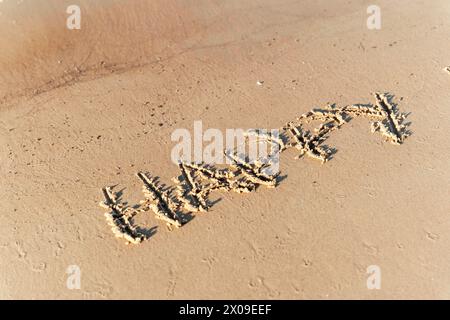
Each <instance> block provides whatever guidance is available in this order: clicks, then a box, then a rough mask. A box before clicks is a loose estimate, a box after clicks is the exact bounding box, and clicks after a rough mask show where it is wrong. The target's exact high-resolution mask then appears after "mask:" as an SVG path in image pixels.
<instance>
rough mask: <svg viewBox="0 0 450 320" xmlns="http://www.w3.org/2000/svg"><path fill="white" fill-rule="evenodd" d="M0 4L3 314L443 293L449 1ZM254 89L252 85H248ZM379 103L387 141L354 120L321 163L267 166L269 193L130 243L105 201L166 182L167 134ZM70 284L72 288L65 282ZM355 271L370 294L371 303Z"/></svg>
mask: <svg viewBox="0 0 450 320" xmlns="http://www.w3.org/2000/svg"><path fill="white" fill-rule="evenodd" d="M69 4H71V3H70V1H44V2H43V3H41V4H39V5H37V4H31V2H30V1H23V2H20V3H18V2H17V1H14V2H13V1H8V0H4V1H3V2H2V3H0V12H1V15H0V28H1V29H2V30H5V32H2V36H1V37H0V46H1V48H2V50H0V70H1V72H0V132H1V134H0V159H1V167H0V176H1V178H2V179H1V182H0V190H1V192H0V212H2V214H1V223H0V254H1V256H2V258H1V259H0V273H1V274H2V276H0V298H3V299H10V298H19V299H20V298H69V299H72V298H73V299H75V298H83V299H94V298H106V299H108V298H110V299H113V298H129V299H133V298H153V299H167V298H169V299H183V298H187V299H209V298H248V299H309V298H319V299H326V298H331V299H340V298H351V299H356V298H369V299H384V298H426V299H427V298H438V299H448V298H449V297H450V293H449V292H450V287H449V286H450V285H448V283H450V276H449V274H450V273H449V266H448V260H449V258H450V253H449V252H448V247H449V244H450V237H449V236H448V230H449V227H450V222H449V219H448V213H449V209H450V208H449V204H448V200H447V199H448V186H449V182H450V172H449V169H448V156H449V154H448V145H449V142H448V141H447V140H448V136H449V127H448V119H449V116H450V111H449V108H448V106H447V105H448V102H449V101H450V91H449V90H448V88H449V87H450V76H449V74H448V72H446V71H445V70H444V68H445V67H447V66H449V65H450V56H449V54H448V52H449V49H450V47H449V44H448V35H449V33H450V21H449V19H448V16H449V13H450V5H449V4H448V3H447V2H446V1H443V0H442V1H441V0H439V1H433V2H432V3H429V2H424V1H396V3H395V4H392V2H390V1H380V2H379V5H380V7H381V10H382V11H381V12H382V28H381V30H368V29H367V27H366V19H367V17H368V14H367V13H366V9H367V6H369V5H370V4H371V3H368V2H367V1H352V2H347V1H346V2H338V1H296V2H289V1H282V2H280V1H273V0H263V1H246V2H245V3H243V2H242V1H227V2H226V3H225V2H224V3H222V2H215V1H152V2H147V1H133V2H132V3H130V2H127V1H104V2H102V4H101V5H98V4H97V5H92V4H88V1H80V2H79V4H80V7H81V10H82V20H81V21H82V22H81V30H68V29H67V28H66V27H65V19H66V18H67V16H68V15H67V13H66V8H67V6H68V5H69ZM258 82H259V84H260V85H258ZM374 92H382V93H390V94H392V95H393V101H395V103H396V105H397V106H398V109H399V110H400V111H401V112H405V113H408V117H407V122H410V123H411V125H410V126H409V130H411V135H410V136H409V137H407V139H405V141H404V142H403V143H402V144H401V145H394V144H391V143H386V142H385V141H384V138H383V136H382V135H380V134H379V133H376V134H372V133H371V132H370V122H369V121H368V120H367V119H365V118H364V117H355V118H354V119H352V120H351V121H349V122H348V123H346V124H345V125H344V126H343V127H342V128H340V129H339V130H335V131H333V133H332V134H330V136H329V137H328V139H327V141H326V144H327V145H331V146H332V147H334V148H336V150H337V152H336V153H335V154H334V155H333V157H332V159H331V160H330V161H326V162H325V163H321V161H317V159H313V158H312V157H308V156H304V157H302V158H301V159H296V157H297V156H298V154H299V150H295V148H292V149H289V150H286V151H285V152H283V153H282V154H281V158H280V169H281V173H280V175H281V176H283V177H284V178H283V179H282V181H280V183H279V184H278V185H277V187H276V188H264V187H262V188H258V190H256V191H255V192H252V193H248V194H238V193H233V192H222V191H221V192H218V193H214V195H212V199H213V200H218V201H217V202H216V203H215V204H214V206H212V207H211V209H210V210H209V211H208V212H205V213H200V214H197V215H195V218H194V219H192V220H191V221H190V222H189V223H187V224H186V225H184V226H182V227H181V228H175V229H173V230H168V228H167V226H166V223H165V222H164V221H160V220H158V219H155V217H154V215H153V214H140V215H138V216H136V223H137V224H139V225H142V226H146V227H149V228H152V233H151V237H150V238H149V239H148V240H146V241H144V242H142V243H140V244H138V245H132V244H129V245H126V244H125V243H124V241H123V239H118V238H116V237H115V236H114V234H113V232H111V228H110V226H108V224H107V222H106V220H105V217H104V215H103V214H104V212H105V209H102V208H99V206H98V202H99V201H102V200H103V194H102V188H103V187H105V186H114V185H116V187H115V190H116V191H120V190H123V198H124V200H126V201H128V202H129V203H130V204H134V203H138V202H139V200H141V199H142V191H141V188H142V181H140V180H139V179H136V176H135V175H136V173H137V172H140V171H148V172H151V173H152V174H153V175H155V176H158V177H159V178H160V179H161V181H163V182H164V183H166V184H173V182H172V181H171V178H172V177H175V176H177V175H179V168H178V167H177V166H176V165H174V164H173V163H172V161H171V159H170V153H171V150H172V148H173V146H174V143H173V142H172V141H171V139H170V135H171V133H172V132H173V131H174V130H175V129H177V128H187V129H189V130H192V127H193V123H194V121H196V120H202V121H203V126H204V127H205V128H218V129H221V130H224V129H226V128H244V129H246V128H277V127H279V126H280V125H282V124H284V123H286V122H287V121H290V120H291V119H295V118H297V117H299V116H301V115H302V114H305V113H307V112H308V111H310V110H311V109H314V108H322V107H324V106H326V105H328V104H330V103H331V104H332V103H335V104H336V105H337V106H338V107H344V106H348V105H353V104H366V103H374V97H373V96H372V93H374ZM70 265H77V266H79V267H80V270H81V289H80V290H69V289H68V288H67V286H66V280H67V277H68V274H67V273H66V270H67V268H68V267H69V266H70ZM370 265H377V266H379V267H380V270H381V274H382V280H381V289H380V290H368V289H367V286H366V280H367V277H368V274H367V268H368V267H369V266H370Z"/></svg>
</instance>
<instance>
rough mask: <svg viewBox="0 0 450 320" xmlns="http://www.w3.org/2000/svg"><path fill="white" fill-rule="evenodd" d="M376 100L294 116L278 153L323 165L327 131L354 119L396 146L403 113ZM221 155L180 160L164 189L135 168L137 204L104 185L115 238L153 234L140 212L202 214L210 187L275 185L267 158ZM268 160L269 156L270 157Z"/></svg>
mask: <svg viewBox="0 0 450 320" xmlns="http://www.w3.org/2000/svg"><path fill="white" fill-rule="evenodd" d="M374 97H375V100H376V102H375V104H357V105H349V106H345V107H342V108H337V107H336V106H335V105H328V106H326V107H325V108H322V109H313V110H311V111H309V112H307V113H305V114H303V115H302V116H300V117H298V118H297V119H296V120H294V121H291V122H288V123H286V124H285V125H284V126H283V127H282V128H280V132H281V134H280V138H279V139H278V140H277V143H278V144H279V148H277V151H276V152H279V153H281V152H283V151H284V150H286V149H288V148H294V149H297V150H298V152H299V154H298V158H300V157H303V156H308V157H311V158H313V159H317V160H319V161H321V162H322V163H324V162H327V161H328V160H330V159H331V158H332V155H333V154H334V153H335V149H333V148H331V147H329V146H326V145H324V144H323V142H324V141H325V140H326V139H327V138H328V137H329V135H330V134H331V133H332V132H334V131H336V130H338V129H340V128H341V127H342V126H343V125H344V124H346V123H347V122H349V121H350V120H351V119H352V118H354V117H367V118H369V119H370V120H371V121H372V123H371V128H372V132H380V133H381V135H382V136H383V137H385V140H386V141H389V142H391V143H393V144H401V143H403V141H404V140H405V138H406V137H407V136H408V135H409V134H410V132H409V131H408V130H407V126H408V125H409V123H405V121H404V120H405V118H406V114H404V113H400V112H399V111H398V110H397V107H396V105H395V104H393V102H392V96H390V95H388V94H381V93H375V94H374ZM313 121H318V122H320V125H319V126H318V128H316V129H314V130H313V131H310V130H307V129H306V128H305V126H306V124H308V123H311V122H313ZM258 138H259V139H261V140H266V141H269V142H271V143H273V141H270V139H273V137H271V136H270V135H267V134H266V135H264V134H261V135H259V136H258ZM224 155H225V156H226V157H227V158H228V159H229V160H230V161H231V164H230V165H227V166H226V167H225V168H218V167H215V166H212V165H206V164H196V163H184V162H180V163H179V164H178V166H179V170H180V175H179V176H178V177H175V178H174V179H173V181H174V183H175V184H176V185H175V187H166V186H165V185H163V184H161V183H160V182H159V181H158V179H157V178H156V177H153V176H151V175H150V174H148V173H146V172H138V173H137V177H138V178H139V179H140V180H141V181H142V183H143V187H142V190H143V194H144V199H143V200H141V201H140V204H139V205H136V206H127V205H125V204H124V202H122V201H121V199H120V196H119V194H117V193H114V192H113V190H112V188H111V187H105V188H103V195H104V197H105V200H104V201H102V202H101V203H100V205H101V206H102V207H104V208H106V209H108V212H106V213H105V217H106V220H107V222H108V224H109V225H110V226H111V229H112V231H113V233H114V235H115V236H116V237H119V238H123V239H124V240H126V242H127V243H134V244H137V243H141V242H142V241H144V240H145V239H148V238H149V237H150V236H151V234H152V230H153V228H152V229H144V228H140V227H136V226H135V225H134V224H133V217H134V216H135V215H136V214H138V213H142V212H153V214H154V216H155V217H156V218H157V219H159V220H162V221H164V222H165V223H166V224H167V226H168V227H169V229H173V228H179V227H181V226H183V225H184V224H186V223H187V222H188V221H190V220H191V218H192V217H193V215H194V214H195V213H198V212H206V211H208V210H209V209H210V207H211V205H212V203H211V202H210V200H209V196H210V194H211V193H212V192H214V191H227V192H230V191H233V192H237V193H250V192H253V191H255V190H257V188H258V187H260V186H266V187H269V188H275V187H276V186H277V183H278V179H277V178H278V175H279V172H277V173H273V172H272V171H270V170H267V169H268V167H270V165H271V164H270V160H269V161H266V160H265V159H263V160H264V161H260V160H249V159H247V158H245V157H242V156H241V155H239V154H238V153H237V152H236V151H233V150H225V151H224ZM269 159H273V155H269Z"/></svg>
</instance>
